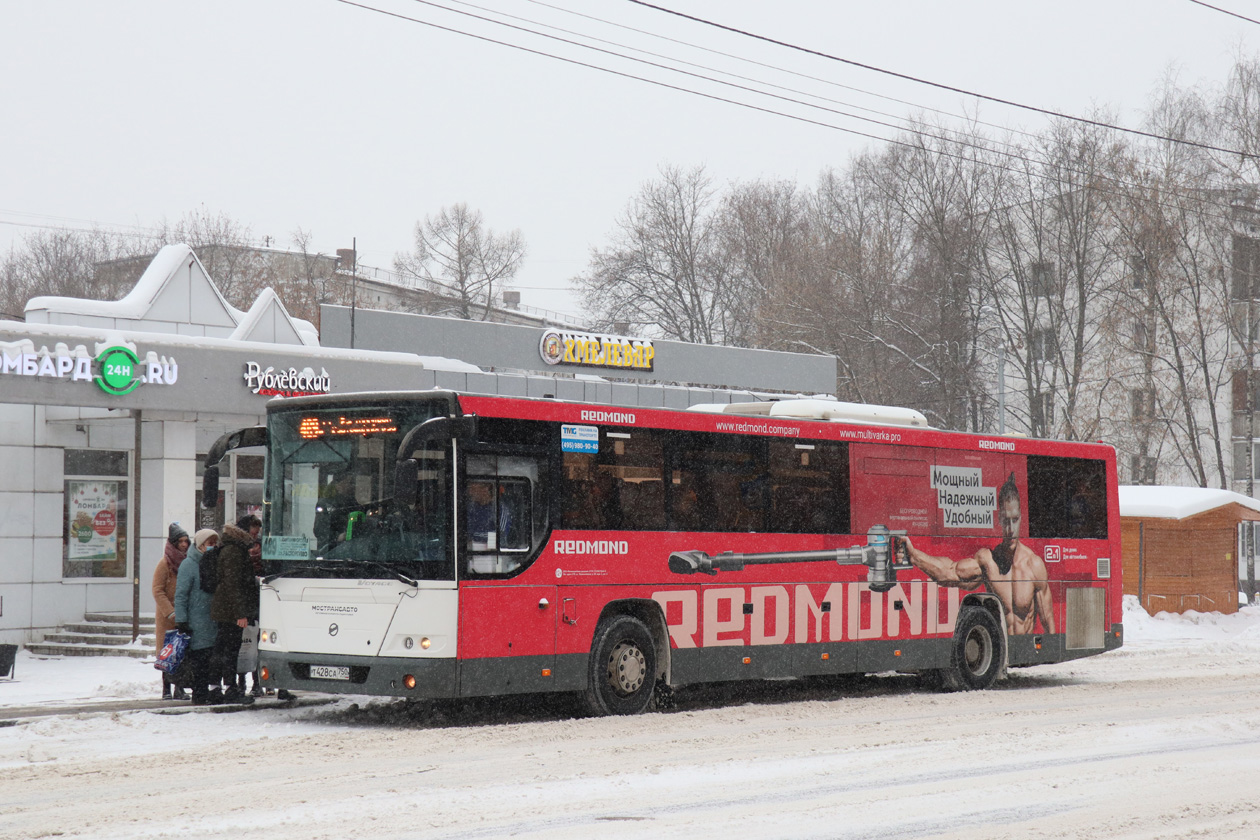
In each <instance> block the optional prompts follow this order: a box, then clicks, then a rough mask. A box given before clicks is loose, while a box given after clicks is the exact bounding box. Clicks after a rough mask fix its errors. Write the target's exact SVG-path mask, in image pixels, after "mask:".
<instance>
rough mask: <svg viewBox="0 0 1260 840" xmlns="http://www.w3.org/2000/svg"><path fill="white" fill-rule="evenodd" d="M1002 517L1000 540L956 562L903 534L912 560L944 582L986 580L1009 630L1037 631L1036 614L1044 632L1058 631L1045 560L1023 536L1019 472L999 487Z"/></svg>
mask: <svg viewBox="0 0 1260 840" xmlns="http://www.w3.org/2000/svg"><path fill="white" fill-rule="evenodd" d="M997 502H998V521H999V523H1000V525H1001V527H1002V541H1001V542H999V543H998V544H997V545H996V546H994V547H993V548H982V549H980V550H979V551H977V552H976V553H975V556H973V557H968V558H965V559H963V560H958V561H957V562H955V561H953V560H950V559H949V558H948V557H933V556H932V555H930V554H927V553H925V552H923V551H920V550H919V549H917V548H915V547H914V544H913V543H911V542H910V539H909V538H908V537H900V538H899V539H900V541H901V543H902V544H903V545H905V547H906V551H907V553H908V554H909V559H910V562H911V563H913V564H914V566H915V567H916V568H918V569H921V570H922V571H924V572H926V573H927V575H928V577H930V578H931V579H932V580H934V581H936V582H937V583H939V584H940V585H941V586H953V587H957V588H959V589H975V588H977V587H979V586H982V585H983V586H984V587H985V588H986V589H987V590H988V591H989V592H992V593H993V594H994V595H996V596H997V597H998V599H999V600H1001V602H1002V608H1003V611H1004V612H1005V613H1006V632H1007V633H1009V634H1012V635H1017V634H1021V633H1035V632H1037V619H1038V618H1040V619H1041V626H1042V627H1043V628H1044V630H1045V632H1046V633H1053V632H1054V601H1053V599H1052V598H1051V596H1050V585H1049V583H1048V582H1047V578H1048V573H1047V571H1046V564H1045V562H1044V561H1043V560H1042V559H1041V557H1039V556H1038V555H1037V553H1036V552H1034V551H1033V550H1032V549H1030V548H1029V547H1028V546H1026V545H1024V544H1023V543H1022V542H1020V540H1019V525H1020V521H1021V520H1022V519H1023V514H1022V512H1021V511H1020V499H1019V488H1018V487H1016V486H1015V474H1014V473H1011V475H1010V477H1009V478H1008V479H1006V482H1005V483H1004V484H1003V485H1002V488H1001V489H1000V490H999V491H998V499H997Z"/></svg>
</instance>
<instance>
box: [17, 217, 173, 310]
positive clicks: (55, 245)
mask: <svg viewBox="0 0 1260 840" xmlns="http://www.w3.org/2000/svg"><path fill="white" fill-rule="evenodd" d="M148 246H149V243H148V242H147V241H144V240H137V239H136V238H134V237H127V236H122V235H118V234H113V233H109V232H106V231H101V230H92V231H75V230H47V231H37V232H35V233H32V234H30V235H28V236H25V237H23V239H22V241H21V244H20V245H18V246H16V247H14V248H13V249H12V250H11V251H10V253H9V254H8V256H7V257H5V259H4V260H3V262H0V311H2V312H4V313H5V314H6V315H10V316H13V317H22V312H23V311H24V310H25V308H26V303H27V301H29V300H30V299H31V298H33V297H38V296H40V295H56V296H61V297H76V298H90V299H94V300H116V299H118V298H120V297H122V296H123V295H125V294H126V293H127V292H128V291H130V289H131V287H132V285H133V284H134V280H130V281H128V280H126V279H120V278H118V277H117V276H115V275H114V274H112V273H110V272H108V271H105V272H102V271H101V270H100V267H101V266H102V265H103V264H108V263H109V262H111V261H115V260H120V259H126V258H128V257H131V256H132V255H133V254H135V253H138V252H143V251H144V250H147V247H148Z"/></svg>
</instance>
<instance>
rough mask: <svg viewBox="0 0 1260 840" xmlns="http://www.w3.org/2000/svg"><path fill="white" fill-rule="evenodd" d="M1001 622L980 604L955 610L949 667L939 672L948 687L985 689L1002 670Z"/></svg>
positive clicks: (950, 688)
mask: <svg viewBox="0 0 1260 840" xmlns="http://www.w3.org/2000/svg"><path fill="white" fill-rule="evenodd" d="M1004 642H1005V639H1004V638H1003V635H1002V626H1001V625H1000V624H998V620H997V619H996V618H994V617H993V614H992V613H991V612H989V611H988V610H986V609H985V608H984V607H978V606H966V607H963V608H962V610H960V611H959V613H958V623H957V624H956V625H955V626H954V638H953V641H952V642H951V643H950V663H949V667H948V668H946V669H944V670H943V671H942V672H941V678H942V680H941V682H942V683H943V687H944V688H945V689H946V690H948V691H972V690H979V689H985V688H988V687H989V686H991V685H993V682H994V681H995V680H996V679H997V678H998V676H999V675H1000V674H1001V673H1002V668H1003V666H1004V664H1005V662H1004V659H1005V657H1004V655H1003V643H1004Z"/></svg>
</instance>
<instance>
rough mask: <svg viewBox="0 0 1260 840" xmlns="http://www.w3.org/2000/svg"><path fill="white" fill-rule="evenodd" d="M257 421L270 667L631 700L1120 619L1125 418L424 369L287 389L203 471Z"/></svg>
mask: <svg viewBox="0 0 1260 840" xmlns="http://www.w3.org/2000/svg"><path fill="white" fill-rule="evenodd" d="M263 443H265V445H266V447H267V458H266V480H265V485H266V496H265V514H266V515H265V516H264V537H263V558H264V563H265V564H266V566H267V571H268V574H267V576H266V577H264V578H263V582H262V592H261V618H260V622H259V623H260V629H261V634H260V635H261V642H260V645H259V650H260V662H261V666H262V673H263V679H264V684H265V685H267V686H272V687H276V688H284V689H290V690H294V691H298V690H317V691H323V692H342V693H353V694H376V695H393V696H399V697H410V698H456V697H471V696H479V695H481V696H484V695H497V694H513V693H528V692H555V691H574V692H582V693H583V694H584V696H585V698H586V701H587V703H588V705H589V707H590V709H591V710H592V711H593V712H595V713H601V714H610V713H621V714H628V713H636V712H639V711H642V710H644V709H645V708H646V707H647V706H648V705H649V703H650V702H651V700H652V698H653V694H654V691H657V690H659V691H660V692H661V693H662V694H665V693H667V692H668V691H669V689H670V688H671V687H676V686H681V685H687V684H693V683H701V682H715V681H725V680H745V679H765V678H783V677H806V676H812V675H839V674H852V673H873V672H884V671H898V672H910V673H922V674H924V675H928V676H930V677H936V678H939V679H940V681H941V682H942V683H944V684H945V685H947V686H951V687H955V688H984V687H987V686H988V685H990V684H991V683H992V682H993V680H995V679H996V678H997V677H999V676H1000V675H1001V674H1002V673H1003V671H1004V669H1005V668H1006V667H1007V666H1026V665H1034V664H1039V663H1047V662H1061V661H1063V660H1066V659H1071V658H1075V657H1080V656H1087V655H1091V654H1095V653H1100V652H1103V651H1105V650H1112V649H1115V648H1117V647H1119V646H1120V645H1121V643H1122V625H1121V585H1120V584H1121V582H1120V567H1119V560H1120V523H1119V518H1118V517H1119V514H1118V508H1117V482H1116V470H1115V452H1114V450H1113V449H1112V448H1111V447H1109V446H1105V445H1099V444H1082V443H1065V442H1055V441H1045V440H1032V439H1027V438H1019V437H1006V436H992V435H976V434H963V433H954V432H942V431H939V430H935V429H932V428H929V427H927V424H926V422H925V421H924V420H923V417H922V415H919V414H918V413H917V412H913V411H908V410H905V409H884V408H879V407H870V406H856V405H852V404H847V403H837V402H831V401H825V400H782V401H777V402H761V403H742V404H732V405H706V406H693V407H692V409H690V410H686V411H679V410H666V409H657V408H641V407H633V408H629V407H617V406H601V405H591V404H581V403H568V402H559V401H556V400H551V399H524V398H509V397H490V396H472V395H466V394H457V393H453V392H449V391H424V392H407V393H383V394H357V395H338V396H318V397H298V398H293V399H277V400H274V401H272V402H271V403H269V405H268V414H267V426H266V427H265V428H263V427H257V428H255V429H250V430H242V431H241V432H237V433H234V434H233V435H230V436H225V437H224V438H223V439H221V440H220V441H219V443H217V444H216V445H215V447H214V448H213V449H212V451H211V453H210V455H209V456H207V464H208V468H207V470H206V473H207V476H208V477H207V482H212V481H217V469H215V468H214V464H216V463H217V462H218V461H219V460H220V459H221V458H222V456H223V454H224V453H225V452H226V451H227V450H228V449H231V448H235V447H238V446H244V445H258V444H263ZM213 489H214V488H213V487H211V488H210V490H213ZM210 490H207V492H206V493H205V496H204V498H208V499H214V498H216V497H217V494H216V493H214V492H210Z"/></svg>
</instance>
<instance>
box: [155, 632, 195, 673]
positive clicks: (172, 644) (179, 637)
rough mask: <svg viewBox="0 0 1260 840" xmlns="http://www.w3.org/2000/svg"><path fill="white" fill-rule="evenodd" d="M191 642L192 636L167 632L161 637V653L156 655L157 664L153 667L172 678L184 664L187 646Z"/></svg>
mask: <svg viewBox="0 0 1260 840" xmlns="http://www.w3.org/2000/svg"><path fill="white" fill-rule="evenodd" d="M191 642H192V636H189V635H188V634H187V633H181V632H179V631H178V630H167V631H166V635H165V636H163V637H162V652H161V653H159V654H158V658H157V662H155V663H153V667H154V668H157V669H158V670H159V671H165V672H166V673H168V674H170V675H171V676H174V675H175V672H176V671H178V670H179V666H180V665H182V664H183V663H184V656H185V655H186V654H187V653H188V645H189V643H191Z"/></svg>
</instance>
